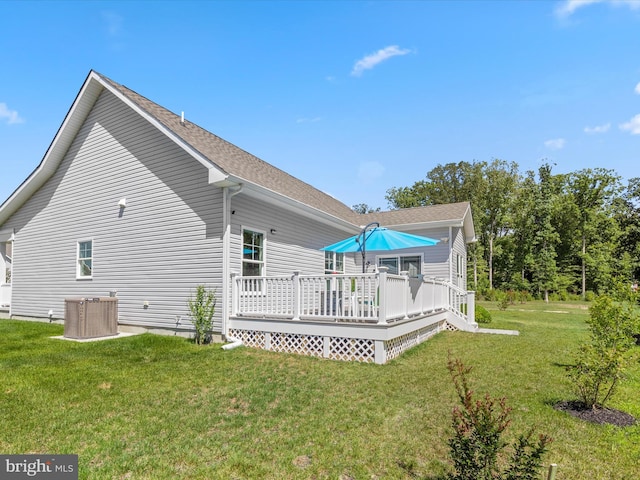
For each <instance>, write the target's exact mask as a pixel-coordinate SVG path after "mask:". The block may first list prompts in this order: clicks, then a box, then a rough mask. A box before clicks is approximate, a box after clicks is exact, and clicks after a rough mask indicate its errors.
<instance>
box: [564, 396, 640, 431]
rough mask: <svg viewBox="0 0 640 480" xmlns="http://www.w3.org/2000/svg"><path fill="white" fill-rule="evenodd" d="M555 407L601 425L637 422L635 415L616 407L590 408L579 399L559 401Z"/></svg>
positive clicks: (622, 424)
mask: <svg viewBox="0 0 640 480" xmlns="http://www.w3.org/2000/svg"><path fill="white" fill-rule="evenodd" d="M553 408H555V409H556V410H560V411H563V412H567V413H568V414H570V415H573V416H574V417H577V418H579V419H580V420H584V421H586V422H591V423H597V424H600V425H603V424H608V425H615V426H616V427H630V426H632V425H635V423H636V419H635V417H634V416H633V415H630V414H628V413H626V412H621V411H620V410H616V409H614V408H588V407H586V406H585V405H584V403H582V402H577V401H569V402H559V403H556V404H555V405H554V407H553Z"/></svg>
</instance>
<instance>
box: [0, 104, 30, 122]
mask: <svg viewBox="0 0 640 480" xmlns="http://www.w3.org/2000/svg"><path fill="white" fill-rule="evenodd" d="M0 119H3V120H6V121H7V124H8V125H13V124H15V123H24V118H22V117H20V115H18V112H17V111H15V110H9V107H7V104H6V103H0Z"/></svg>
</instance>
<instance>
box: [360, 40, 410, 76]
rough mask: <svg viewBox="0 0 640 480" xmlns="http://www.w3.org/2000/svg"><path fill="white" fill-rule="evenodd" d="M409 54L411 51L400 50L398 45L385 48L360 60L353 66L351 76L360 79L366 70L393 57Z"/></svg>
mask: <svg viewBox="0 0 640 480" xmlns="http://www.w3.org/2000/svg"><path fill="white" fill-rule="evenodd" d="M408 53H411V50H409V49H406V48H400V47H398V46H397V45H391V46H389V47H385V48H383V49H381V50H378V51H377V52H375V53H372V54H370V55H367V56H365V57H363V58H361V59H360V60H358V61H357V62H356V63H355V65H354V66H353V70H351V75H353V76H354V77H359V76H360V75H362V73H363V72H364V71H365V70H370V69H372V68H373V67H375V66H376V65H378V64H379V63H381V62H384V61H385V60H388V59H389V58H391V57H396V56H398V55H406V54H408Z"/></svg>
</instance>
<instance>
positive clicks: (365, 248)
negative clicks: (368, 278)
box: [358, 222, 380, 273]
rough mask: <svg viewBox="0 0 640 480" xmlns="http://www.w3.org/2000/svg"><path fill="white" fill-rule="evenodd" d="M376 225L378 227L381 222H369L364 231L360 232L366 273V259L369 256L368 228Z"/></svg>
mask: <svg viewBox="0 0 640 480" xmlns="http://www.w3.org/2000/svg"><path fill="white" fill-rule="evenodd" d="M373 225H375V226H376V227H379V226H380V224H379V223H378V222H371V223H370V224H368V225H367V226H365V227H364V228H363V229H362V231H361V232H360V235H362V273H366V272H365V267H364V261H365V257H366V256H367V236H366V233H367V229H368V228H369V227H371V226H373ZM360 235H358V239H359V238H360Z"/></svg>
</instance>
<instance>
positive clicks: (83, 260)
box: [76, 240, 93, 279]
mask: <svg viewBox="0 0 640 480" xmlns="http://www.w3.org/2000/svg"><path fill="white" fill-rule="evenodd" d="M92 276H93V240H81V241H79V242H78V258H77V263H76V278H85V279H88V278H92Z"/></svg>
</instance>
